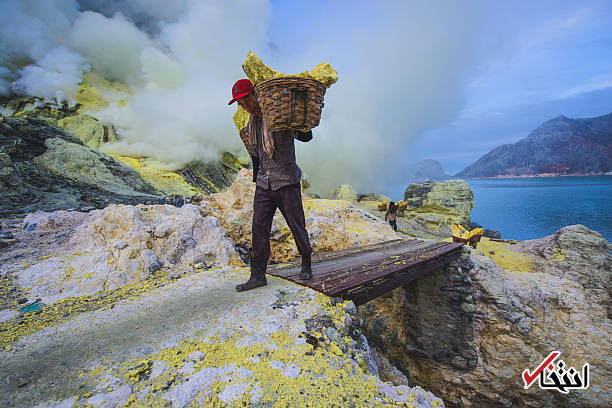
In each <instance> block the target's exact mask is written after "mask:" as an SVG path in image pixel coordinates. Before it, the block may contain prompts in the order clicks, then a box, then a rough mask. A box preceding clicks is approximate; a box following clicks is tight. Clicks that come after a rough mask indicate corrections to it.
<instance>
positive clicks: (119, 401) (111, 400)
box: [87, 385, 132, 408]
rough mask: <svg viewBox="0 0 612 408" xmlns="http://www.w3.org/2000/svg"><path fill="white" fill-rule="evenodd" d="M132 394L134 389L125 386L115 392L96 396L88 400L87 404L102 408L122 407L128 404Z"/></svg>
mask: <svg viewBox="0 0 612 408" xmlns="http://www.w3.org/2000/svg"><path fill="white" fill-rule="evenodd" d="M131 394H132V387H131V386H130V385H125V386H123V387H121V388H119V389H116V390H115V391H111V392H108V393H105V394H97V395H94V396H93V397H91V398H89V399H88V400H87V403H88V404H91V405H93V406H94V407H100V408H115V407H122V406H124V405H125V404H127V400H128V398H129V397H130V395H131Z"/></svg>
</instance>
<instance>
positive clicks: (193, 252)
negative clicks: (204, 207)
mask: <svg viewBox="0 0 612 408" xmlns="http://www.w3.org/2000/svg"><path fill="white" fill-rule="evenodd" d="M64 225H72V226H74V225H77V226H76V228H75V229H74V230H73V231H72V233H71V238H70V240H69V241H68V242H67V245H66V246H65V247H63V248H62V249H63V251H62V252H61V253H60V254H57V255H47V256H44V257H43V259H42V260H39V262H37V263H35V264H32V265H28V266H25V267H24V266H21V267H19V265H14V264H13V265H7V266H6V267H7V271H8V270H12V269H14V270H15V272H16V273H17V278H18V283H19V286H20V287H21V288H22V289H24V290H26V291H28V292H29V293H30V297H31V298H34V299H35V298H40V299H41V300H42V301H43V302H44V303H46V304H48V303H54V302H57V301H59V300H61V299H65V298H67V297H71V296H81V295H91V294H94V293H96V292H99V291H102V290H113V289H117V288H119V287H121V286H123V285H126V284H129V283H136V282H140V281H143V280H145V279H147V278H148V277H149V276H150V275H151V274H152V273H154V272H156V271H158V270H160V269H161V268H162V267H166V268H175V269H181V270H193V265H194V264H199V266H198V267H199V268H211V267H220V266H227V265H233V266H240V265H243V263H242V261H241V260H240V258H239V257H238V255H237V253H236V251H235V248H234V242H233V241H232V240H231V239H229V238H228V237H227V236H226V232H225V230H224V229H223V228H222V227H221V226H220V223H219V220H218V219H217V218H215V217H210V216H202V215H201V214H200V209H199V208H198V207H197V206H194V205H189V204H187V205H184V206H182V207H181V208H176V207H174V206H170V205H152V206H137V207H134V206H126V205H110V206H108V207H106V208H104V209H103V210H95V211H91V212H90V213H89V214H85V213H80V212H76V211H59V212H55V213H42V212H37V213H33V214H30V215H28V216H27V217H26V218H25V219H24V221H23V229H24V231H26V233H27V234H26V237H27V235H30V236H32V237H34V236H36V235H40V234H41V233H43V232H46V231H49V230H53V229H57V228H61V227H62V226H64ZM24 238H25V237H24Z"/></svg>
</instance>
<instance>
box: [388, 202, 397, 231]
mask: <svg viewBox="0 0 612 408" xmlns="http://www.w3.org/2000/svg"><path fill="white" fill-rule="evenodd" d="M396 219H397V206H396V205H395V203H394V202H393V201H391V202H390V203H389V208H387V213H386V214H385V220H387V221H389V224H391V226H392V227H393V231H397V221H396Z"/></svg>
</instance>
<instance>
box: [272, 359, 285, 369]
mask: <svg viewBox="0 0 612 408" xmlns="http://www.w3.org/2000/svg"><path fill="white" fill-rule="evenodd" d="M268 364H270V367H272V368H274V369H275V370H282V369H283V367H285V364H283V363H282V362H280V361H276V360H270V361H269V363H268Z"/></svg>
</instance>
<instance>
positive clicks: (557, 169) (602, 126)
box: [457, 113, 612, 177]
mask: <svg viewBox="0 0 612 408" xmlns="http://www.w3.org/2000/svg"><path fill="white" fill-rule="evenodd" d="M610 171H612V113H609V114H607V115H603V116H599V117H596V118H589V119H570V118H567V117H565V116H558V117H556V118H554V119H551V120H549V121H548V122H545V123H543V124H542V125H540V126H538V127H537V128H536V129H535V130H534V131H532V132H531V133H530V134H529V135H528V136H527V137H526V138H525V139H522V140H520V141H519V142H517V143H514V144H507V145H503V146H500V147H497V148H495V149H493V150H491V151H490V152H489V153H487V154H485V155H484V156H482V157H481V158H480V159H478V160H477V161H476V162H475V163H473V164H471V165H469V166H468V167H466V168H465V169H463V170H462V171H460V172H459V173H457V177H499V176H535V175H542V174H546V175H572V174H576V175H579V174H604V173H607V172H610Z"/></svg>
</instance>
